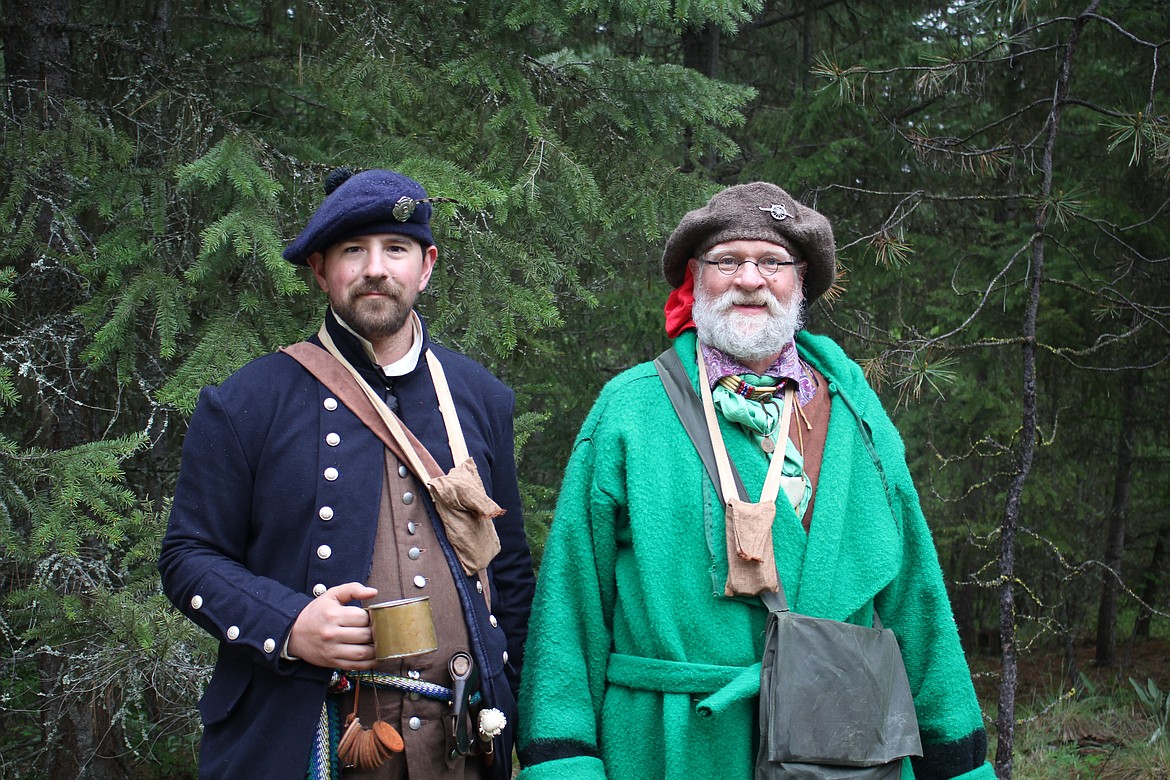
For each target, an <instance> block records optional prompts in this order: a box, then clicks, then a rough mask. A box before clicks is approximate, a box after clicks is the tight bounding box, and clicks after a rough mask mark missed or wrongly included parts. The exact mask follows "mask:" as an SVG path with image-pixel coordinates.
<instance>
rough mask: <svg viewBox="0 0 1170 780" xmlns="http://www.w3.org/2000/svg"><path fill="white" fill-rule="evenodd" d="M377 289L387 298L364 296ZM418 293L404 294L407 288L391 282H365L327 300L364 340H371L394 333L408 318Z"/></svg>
mask: <svg viewBox="0 0 1170 780" xmlns="http://www.w3.org/2000/svg"><path fill="white" fill-rule="evenodd" d="M370 292H379V293H382V294H383V295H386V296H388V297H386V298H363V297H361V296H362V295H363V294H365V293H370ZM416 300H418V295H417V294H415V295H407V293H406V290H404V289H403V288H401V287H397V286H395V285H393V284H392V283H389V282H385V283H369V284H364V285H362V286H361V287H358V288H356V289H354V290H352V291H351V292H350V294H349V295H348V296H347V297H346V298H344V299H343V300H335V301H330V305H332V306H333V311H334V312H336V313H337V316H338V317H340V318H341V319H342V320H344V321H345V324H346V325H349V327H351V328H352V329H353V331H354V333H356V334H358V335H359V336H361V337H362V338H364V339H365V340H366V341H369V342H371V343H373V342H374V341H377V340H379V339H384V338H388V337H390V336H393V335H394V334H395V333H397V332H398V331H400V330H402V328H403V327H405V325H406V322H407V320H408V319H410V312H411V309H413V308H414V303H415V301H416Z"/></svg>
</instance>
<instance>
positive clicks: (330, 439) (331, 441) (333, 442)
mask: <svg viewBox="0 0 1170 780" xmlns="http://www.w3.org/2000/svg"><path fill="white" fill-rule="evenodd" d="M325 443H326V444H328V445H329V446H330V447H336V446H337V445H338V444H341V437H340V436H338V435H337V434H336V433H330V434H328V435H326V436H325Z"/></svg>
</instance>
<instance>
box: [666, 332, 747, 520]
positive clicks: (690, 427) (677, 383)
mask: <svg viewBox="0 0 1170 780" xmlns="http://www.w3.org/2000/svg"><path fill="white" fill-rule="evenodd" d="M654 368H655V370H657V371H658V376H659V378H660V379H662V387H663V389H665V390H666V396H667V398H669V399H670V405H671V406H673V407H674V413H675V414H677V415H678V419H679V422H681V423H682V425H683V428H685V429H686V432H687V435H688V436H689V437H690V438H691V444H693V445H695V451H696V452H697V453H698V454H699V460H701V461H703V466H705V467H706V469H707V474H708V476H710V477H711V483H712V484H714V485H715V491H716V492H717V493H718V494H719V503H720V504H726V499H725V498H724V496H723V490H722V489H721V487H720V482H721V480H720V479H719V465H718V463H717V462H716V461H715V448H714V447H713V446H712V445H711V436H710V434H708V432H707V420H706V416H705V415H704V412H703V402H702V401H700V400H699V396H698V395H696V394H695V388H694V387H692V386H691V380H690V379H688V378H687V372H686V370H685V369H684V368H683V364H682V361H681V360H679V357H678V353H677V352H675V351H674V349H673V348H670V349H667V350H666V351H665V352H663V353H662V354H661V355H659V356H658V357H657V358H656V359H655V360H654ZM730 466H731V476H732V478H733V479H734V480H735V487H736V489H737V490H738V491H739V494H740V495H741V496H746V495H747V489H746V488H744V486H743V480H742V479H741V478H740V476H739V470H738V469H736V468H735V464H734V463H731V464H730Z"/></svg>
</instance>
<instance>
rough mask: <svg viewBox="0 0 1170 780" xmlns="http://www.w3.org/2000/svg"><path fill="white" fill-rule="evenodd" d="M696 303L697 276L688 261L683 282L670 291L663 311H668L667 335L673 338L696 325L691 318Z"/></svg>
mask: <svg viewBox="0 0 1170 780" xmlns="http://www.w3.org/2000/svg"><path fill="white" fill-rule="evenodd" d="M694 304H695V277H694V276H693V275H692V274H691V264H690V263H687V267H686V270H685V271H684V272H683V280H682V284H680V285H679V286H678V287H676V288H675V289H673V290H671V291H670V296H669V297H668V298H667V299H666V305H665V306H664V307H663V311H665V312H666V335H667V336H670V337H671V338H672V339H673V338H675V337H676V336H678V335H679V334H680V333H682V332H683V331H685V330H689V329H691V328H693V327H695V321H694V320H692V319H691V307H692V306H694Z"/></svg>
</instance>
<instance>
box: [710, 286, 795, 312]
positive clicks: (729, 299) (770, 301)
mask: <svg viewBox="0 0 1170 780" xmlns="http://www.w3.org/2000/svg"><path fill="white" fill-rule="evenodd" d="M717 305H718V307H719V309H720V310H721V311H727V310H728V309H730V308H731V307H733V306H766V307H767V308H768V311H769V312H771V313H772V314H776V313H778V312H779V310H780V301H778V300H776V298H775V296H773V295H772V294H770V293H767V292H763V291H761V292H759V293H755V294H752V293H741V292H736V291H734V290H732V291H729V292H725V293H723V294H722V295H720V296H719V300H718V302H717Z"/></svg>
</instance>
